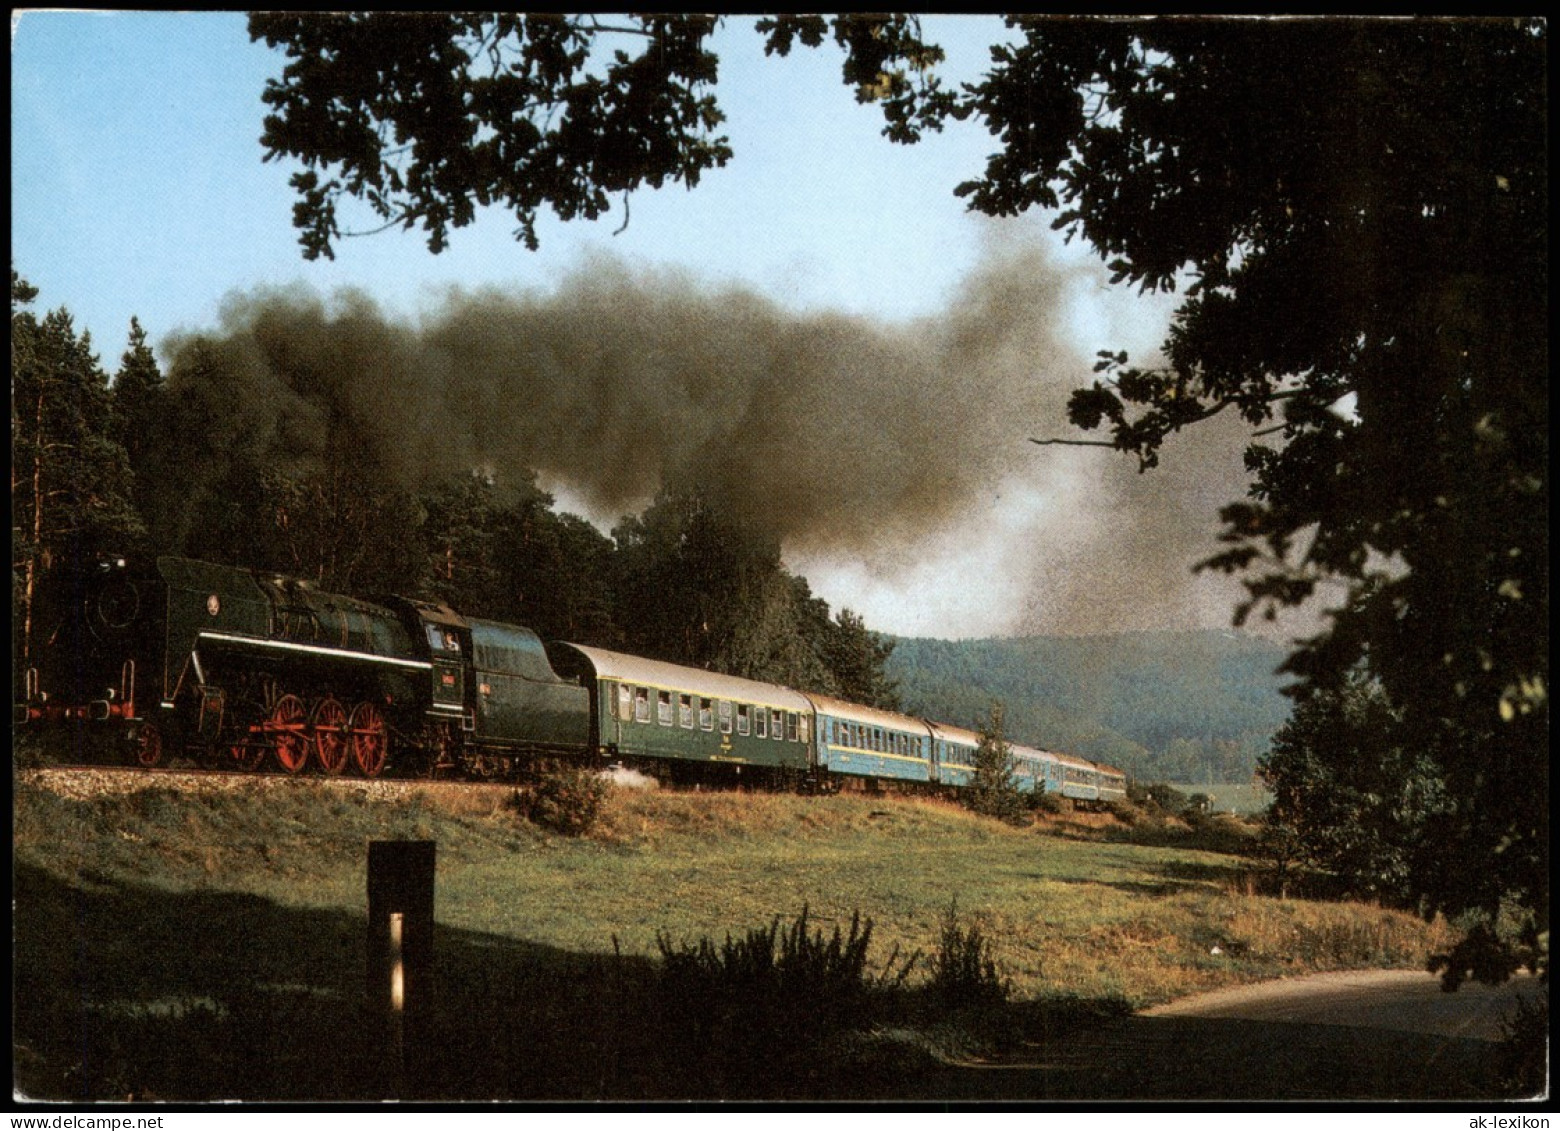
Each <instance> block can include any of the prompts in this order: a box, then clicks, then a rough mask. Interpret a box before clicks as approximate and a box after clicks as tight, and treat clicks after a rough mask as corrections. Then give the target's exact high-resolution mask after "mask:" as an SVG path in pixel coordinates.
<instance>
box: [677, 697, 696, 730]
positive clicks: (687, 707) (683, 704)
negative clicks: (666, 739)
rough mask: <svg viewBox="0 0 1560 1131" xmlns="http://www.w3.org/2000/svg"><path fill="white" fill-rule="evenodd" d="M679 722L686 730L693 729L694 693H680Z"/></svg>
mask: <svg viewBox="0 0 1560 1131" xmlns="http://www.w3.org/2000/svg"><path fill="white" fill-rule="evenodd" d="M677 724H678V725H679V726H681V727H682V728H683V729H684V730H692V729H693V696H692V695H679V696H678V697H677Z"/></svg>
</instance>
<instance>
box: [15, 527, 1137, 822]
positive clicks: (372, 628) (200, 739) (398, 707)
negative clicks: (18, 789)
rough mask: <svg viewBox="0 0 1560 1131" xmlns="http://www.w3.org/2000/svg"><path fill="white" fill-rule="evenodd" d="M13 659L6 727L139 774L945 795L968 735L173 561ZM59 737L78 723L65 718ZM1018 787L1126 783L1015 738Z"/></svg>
mask: <svg viewBox="0 0 1560 1131" xmlns="http://www.w3.org/2000/svg"><path fill="white" fill-rule="evenodd" d="M55 620H56V621H57V627H56V628H55V629H54V632H53V634H52V635H51V636H50V637H49V639H48V640H47V642H46V644H45V646H44V647H43V648H42V649H40V651H41V654H42V655H43V657H44V661H43V663H42V665H41V666H40V667H39V668H34V669H29V670H28V671H26V672H25V673H24V686H23V688H22V692H23V693H22V696H21V701H20V702H18V704H17V706H16V721H17V722H18V723H19V724H22V725H43V724H49V723H63V722H66V721H72V722H78V723H79V722H87V723H92V722H99V723H106V724H117V725H116V726H111V727H109V728H107V729H108V730H109V731H110V732H111V733H114V734H117V735H121V736H123V737H124V739H125V740H126V741H127V742H128V744H129V750H130V757H131V759H132V761H134V762H135V763H137V764H139V765H142V766H147V767H150V766H155V765H158V764H159V763H161V762H162V761H164V759H165V758H167V757H169V756H170V755H172V754H175V753H183V754H185V755H187V756H190V757H193V758H195V759H196V760H197V761H199V762H202V763H203V764H208V765H223V764H226V765H230V766H234V767H237V768H241V769H249V770H253V769H258V768H260V766H261V765H263V764H265V763H266V762H267V761H268V760H269V761H270V762H272V763H274V765H275V766H276V767H278V768H280V769H281V770H283V771H285V772H287V773H292V774H296V773H300V772H302V771H303V770H305V769H306V768H309V767H310V766H312V767H315V768H317V769H318V770H319V771H320V772H323V773H325V774H340V773H343V772H345V771H346V770H347V769H348V768H349V767H350V768H352V769H354V770H355V771H356V772H358V773H360V774H362V775H364V776H367V777H375V776H377V775H379V774H380V773H382V772H384V771H385V770H386V769H387V768H392V767H393V769H395V770H396V771H397V772H400V773H404V774H432V773H435V772H439V771H449V772H454V773H460V774H464V775H469V776H474V777H481V778H485V777H493V776H508V775H510V774H512V773H513V772H515V771H516V770H517V769H519V768H520V767H521V766H522V765H525V764H527V763H530V762H534V761H535V760H537V759H545V758H566V759H571V760H576V761H578V760H586V759H589V760H608V761H614V762H621V763H631V764H635V765H638V766H641V767H643V768H646V769H649V770H651V771H652V772H660V773H663V774H667V775H669V776H672V777H674V778H687V777H719V778H729V777H736V776H740V775H743V773H744V771H746V776H747V777H748V778H749V779H751V778H753V777H755V776H756V777H760V778H767V779H771V780H789V781H793V782H797V783H804V782H805V783H809V784H811V785H812V786H813V787H815V788H823V789H828V788H833V787H837V786H838V784H839V783H840V782H842V781H849V780H858V781H871V782H902V783H909V784H917V785H922V786H928V787H951V788H955V789H957V788H961V787H964V786H967V785H969V783H970V782H971V781H972V780H973V777H974V773H975V750H976V747H977V746H978V745H979V741H980V739H979V736H978V735H977V734H975V732H973V731H970V730H966V729H963V728H958V727H950V726H945V725H942V724H939V723H933V722H928V721H926V720H923V719H919V718H915V717H913V716H910V715H904V714H899V713H897V712H893V711H884V710H879V709H876V708H871V707H863V706H860V705H858V704H853V703H848V702H845V701H843V700H840V699H836V698H833V697H830V696H825V695H818V694H812V693H805V692H799V691H795V690H793V689H791V688H788V687H782V686H779V685H777V684H770V683H763V682H760V681H756V680H749V679H742V678H739V677H736V676H729V675H723V674H720V673H716V672H708V671H702V670H699V669H696V668H688V667H683V666H681V665H678V664H672V663H667V662H664V661H660V660H651V659H645V658H642V657H638V656H631V655H627V654H624V653H620V652H613V651H609V650H607V649H603V648H595V647H589V646H586V645H582V644H570V643H565V642H555V643H553V644H551V645H550V646H546V647H544V645H543V643H542V641H541V640H540V638H538V636H537V635H536V633H534V632H532V631H531V630H530V629H527V628H522V627H519V626H516V625H509V624H502V623H500V622H497V621H489V620H483V619H480V618H476V617H463V616H461V615H460V614H459V613H457V612H456V611H455V610H453V609H450V608H448V607H447V606H444V605H440V604H434V603H429V602H425V601H417V600H412V599H409V598H392V599H390V600H388V601H387V602H386V603H385V604H375V603H371V602H368V601H361V600H357V599H355V598H351V597H344V596H341V595H338V594H332V593H325V592H323V591H321V590H319V589H317V588H316V587H314V586H313V585H311V584H309V583H308V582H305V581H298V580H295V579H292V578H286V577H280V576H277V575H274V574H269V573H266V572H263V571H254V570H244V569H239V568H235V567H232V566H223V565H215V564H212V563H209V562H199V561H192V560H189V559H184V558H175V557H160V558H157V559H156V560H155V561H154V562H151V563H148V564H146V565H144V566H139V567H130V566H127V565H126V563H125V562H123V561H116V562H113V563H108V564H105V566H104V567H103V568H102V569H101V570H100V571H99V572H98V573H97V574H95V575H91V576H81V577H77V578H75V579H74V581H73V584H72V585H71V586H70V588H69V592H68V594H67V596H66V597H65V599H64V600H63V602H62V607H61V608H59V609H58V610H57V614H56V617H55ZM73 733H76V734H78V735H79V734H80V733H81V730H80V728H77V729H76V730H75V731H73ZM1012 753H1013V765H1014V777H1015V781H1016V782H1017V784H1018V787H1019V788H1020V789H1021V790H1023V791H1026V792H1033V791H1044V792H1053V793H1057V794H1060V795H1061V796H1064V797H1071V798H1074V799H1076V800H1079V801H1109V800H1112V799H1114V798H1119V797H1124V796H1125V794H1126V778H1125V775H1124V774H1122V773H1121V772H1120V771H1118V770H1112V769H1110V768H1109V767H1103V766H1097V765H1095V764H1094V763H1091V762H1087V761H1085V760H1083V759H1080V758H1074V757H1071V756H1069V755H1063V754H1055V753H1051V752H1048V751H1043V750H1038V749H1035V748H1033V747H1028V746H1022V745H1018V744H1012Z"/></svg>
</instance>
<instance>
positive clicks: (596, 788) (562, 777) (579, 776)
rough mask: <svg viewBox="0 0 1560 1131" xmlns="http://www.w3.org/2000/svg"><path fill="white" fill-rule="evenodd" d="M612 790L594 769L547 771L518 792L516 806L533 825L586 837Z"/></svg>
mask: <svg viewBox="0 0 1560 1131" xmlns="http://www.w3.org/2000/svg"><path fill="white" fill-rule="evenodd" d="M608 788H609V787H608V785H607V782H606V781H605V780H604V779H603V778H602V777H601V775H600V774H596V773H593V772H591V771H590V770H582V769H577V768H574V767H564V768H560V769H552V770H546V771H543V772H542V773H541V774H540V775H538V777H537V779H536V782H535V783H534V784H533V785H531V786H530V787H529V788H526V789H517V790H515V795H514V807H515V808H516V809H517V810H518V811H519V812H520V814H521V816H523V817H525V819H526V820H528V821H530V822H531V823H532V824H533V825H539V826H540V827H542V828H544V829H550V830H551V831H553V832H555V833H561V834H562V835H564V836H584V835H585V834H586V833H588V832H590V830H591V829H593V828H595V827H596V821H597V819H598V818H599V817H600V816H601V807H602V805H603V804H604V803H605V802H606V799H607V790H608Z"/></svg>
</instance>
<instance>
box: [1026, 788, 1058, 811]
mask: <svg viewBox="0 0 1560 1131" xmlns="http://www.w3.org/2000/svg"><path fill="white" fill-rule="evenodd" d="M1024 800H1025V802H1026V803H1027V804H1028V806H1029V808H1030V810H1031V811H1033V812H1035V813H1044V814H1045V815H1046V816H1048V817H1055V816H1059V815H1060V814H1061V812H1062V809H1063V804H1062V795H1061V794H1059V793H1051V792H1050V791H1049V790H1046V789H1037V790H1035V791H1034V792H1033V793H1026V794H1025V795H1024Z"/></svg>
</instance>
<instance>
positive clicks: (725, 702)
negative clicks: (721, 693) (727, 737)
mask: <svg viewBox="0 0 1560 1131" xmlns="http://www.w3.org/2000/svg"><path fill="white" fill-rule="evenodd" d="M718 710H719V711H720V733H721V734H730V733H731V700H730V699H722V700H721V701H720V707H719V708H718Z"/></svg>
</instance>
